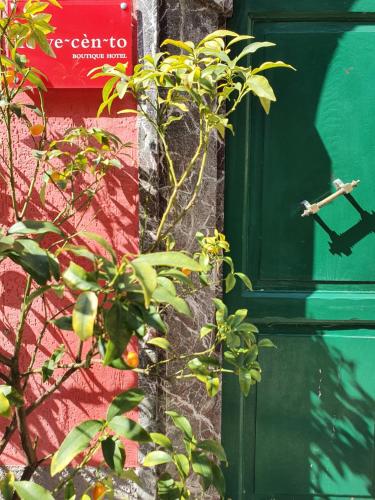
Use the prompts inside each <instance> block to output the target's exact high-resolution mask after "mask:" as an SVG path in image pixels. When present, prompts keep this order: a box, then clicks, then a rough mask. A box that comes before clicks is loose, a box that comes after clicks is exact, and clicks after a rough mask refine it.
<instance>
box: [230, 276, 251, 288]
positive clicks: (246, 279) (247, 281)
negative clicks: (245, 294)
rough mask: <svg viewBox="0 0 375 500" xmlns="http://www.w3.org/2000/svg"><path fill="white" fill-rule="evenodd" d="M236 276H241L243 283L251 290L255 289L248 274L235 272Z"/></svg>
mask: <svg viewBox="0 0 375 500" xmlns="http://www.w3.org/2000/svg"><path fill="white" fill-rule="evenodd" d="M234 274H235V276H238V277H239V278H240V280H241V281H242V282H243V284H244V285H245V286H246V287H247V288H248V289H249V290H252V289H253V285H252V284H251V281H250V279H249V278H248V276H246V274H244V273H234Z"/></svg>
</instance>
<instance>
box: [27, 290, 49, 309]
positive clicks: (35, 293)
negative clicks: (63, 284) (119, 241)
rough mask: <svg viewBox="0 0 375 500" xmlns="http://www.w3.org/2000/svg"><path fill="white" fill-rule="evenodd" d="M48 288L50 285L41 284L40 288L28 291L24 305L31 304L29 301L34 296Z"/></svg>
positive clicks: (32, 299) (36, 296) (41, 293)
mask: <svg viewBox="0 0 375 500" xmlns="http://www.w3.org/2000/svg"><path fill="white" fill-rule="evenodd" d="M50 289H51V287H50V286H49V285H46V286H41V287H40V288H37V289H36V290H34V291H33V292H32V293H30V295H29V296H28V297H27V298H26V300H25V305H28V304H31V302H33V301H34V300H35V299H36V298H38V297H40V296H41V295H43V294H44V293H45V292H47V291H48V290H50Z"/></svg>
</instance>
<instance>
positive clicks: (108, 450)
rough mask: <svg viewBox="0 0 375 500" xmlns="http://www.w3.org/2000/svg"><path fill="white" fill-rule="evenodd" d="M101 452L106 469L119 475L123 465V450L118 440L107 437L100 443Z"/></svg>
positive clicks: (124, 456) (124, 455)
mask: <svg viewBox="0 0 375 500" xmlns="http://www.w3.org/2000/svg"><path fill="white" fill-rule="evenodd" d="M102 452H103V457H104V460H105V461H106V462H107V465H108V467H110V469H112V470H113V471H115V472H116V473H117V474H121V472H122V471H123V469H124V465H125V458H126V454H125V448H124V445H123V444H122V442H121V441H120V440H119V439H115V438H113V437H109V438H107V439H105V440H104V441H102Z"/></svg>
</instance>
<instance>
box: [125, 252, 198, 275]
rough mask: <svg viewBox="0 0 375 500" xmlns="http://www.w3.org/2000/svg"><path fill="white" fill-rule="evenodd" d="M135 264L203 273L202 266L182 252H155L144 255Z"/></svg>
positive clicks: (135, 260)
mask: <svg viewBox="0 0 375 500" xmlns="http://www.w3.org/2000/svg"><path fill="white" fill-rule="evenodd" d="M134 262H145V263H147V264H149V265H150V266H166V267H179V268H181V269H182V268H186V269H189V270H190V271H203V269H202V266H201V265H200V264H199V263H198V262H197V261H195V260H193V259H192V258H191V257H189V256H188V255H185V254H184V253H181V252H155V253H149V254H143V255H140V256H139V257H137V258H136V259H134V260H133V264H134Z"/></svg>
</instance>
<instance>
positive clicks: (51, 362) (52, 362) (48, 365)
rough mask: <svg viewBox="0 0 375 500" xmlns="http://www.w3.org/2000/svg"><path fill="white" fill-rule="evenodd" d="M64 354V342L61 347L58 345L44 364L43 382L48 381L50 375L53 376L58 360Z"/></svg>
mask: <svg viewBox="0 0 375 500" xmlns="http://www.w3.org/2000/svg"><path fill="white" fill-rule="evenodd" d="M64 354H65V346H64V345H63V344H62V345H60V346H59V347H57V348H56V349H55V350H54V351H53V353H52V354H51V357H50V358H49V359H47V361H45V362H44V364H43V366H42V379H43V382H46V381H47V380H48V379H49V378H50V377H52V375H53V372H54V370H55V369H56V366H57V364H58V362H59V361H60V359H61V358H62V357H63V356H64Z"/></svg>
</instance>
